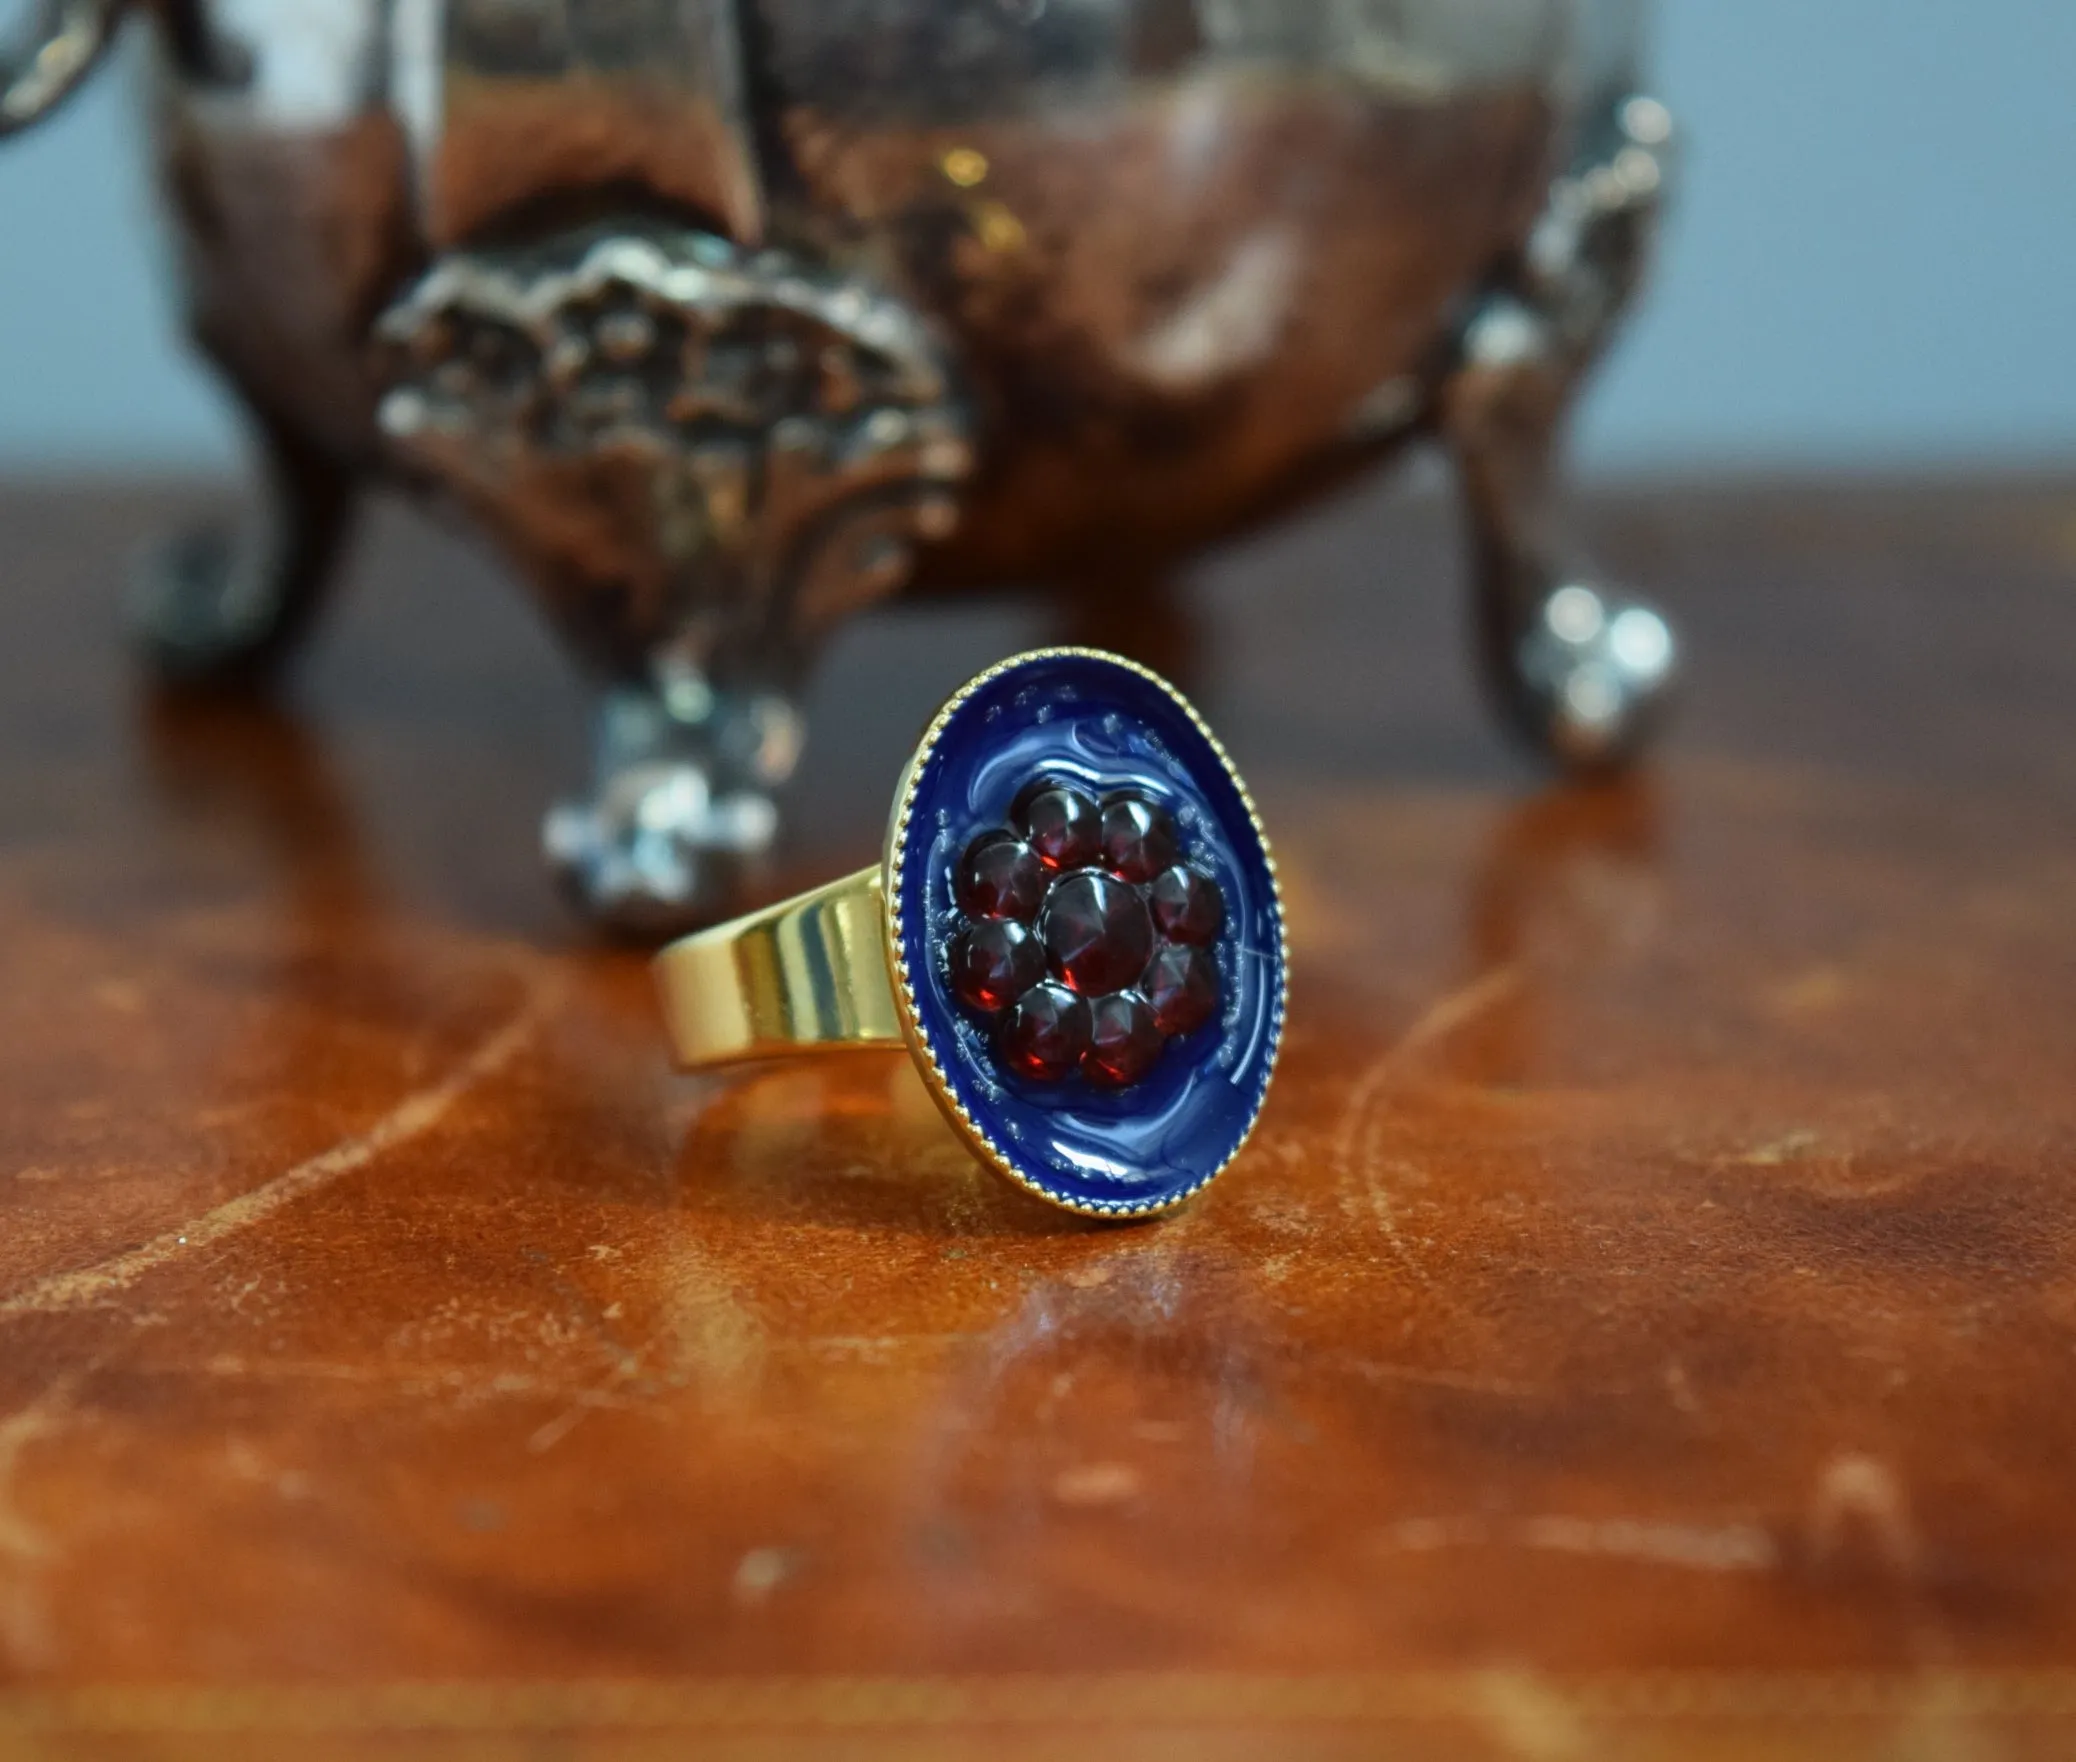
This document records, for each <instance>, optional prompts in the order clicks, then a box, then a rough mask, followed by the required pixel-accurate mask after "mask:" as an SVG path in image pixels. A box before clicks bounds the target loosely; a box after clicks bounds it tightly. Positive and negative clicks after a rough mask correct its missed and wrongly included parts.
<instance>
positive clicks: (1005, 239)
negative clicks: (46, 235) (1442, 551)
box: [0, 0, 1673, 930]
mask: <svg viewBox="0 0 2076 1762" xmlns="http://www.w3.org/2000/svg"><path fill="white" fill-rule="evenodd" d="M118 9H119V0H42V6H41V11H40V12H38V13H32V37H33V40H32V41H30V42H28V43H26V44H19V45H11V46H7V47H4V48H0V56H5V57H6V59H5V60H0V130H4V128H5V127H7V126H15V125H19V123H21V122H23V121H26V120H29V119H30V118H31V117H33V116H34V115H35V114H39V113H41V112H42V111H43V110H45V109H47V108H48V107H49V105H50V104H51V103H53V102H55V101H56V99H57V98H58V97H59V96H61V95H62V92H63V91H64V89H66V87H67V86H68V85H69V84H70V83H71V82H72V81H74V80H76V79H77V78H78V77H79V75H80V74H81V73H82V72H83V71H84V69H85V67H86V66H87V65H88V63H90V61H91V60H92V57H93V55H94V54H95V53H97V52H98V50H99V48H100V46H101V44H102V43H103V41H104V40H105V38H106V35H107V32H108V29H109V27H110V23H111V21H112V19H113V17H114V15H115V13H116V11H117V10H118ZM137 10H140V11H149V12H151V13H152V14H153V16H154V20H155V23H156V25H157V27H158V28H157V30H156V33H155V34H156V36H157V38H158V41H159V48H160V55H159V60H160V65H161V69H162V77H161V79H160V81H159V83H158V89H159V94H160V103H159V113H160V140H161V143H162V158H163V163H164V167H165V173H166V181H167V188H168V192H169V197H170V201H171V205H172V208H173V212H174V215H175V219H176V234H177V238H178V241H179V245H180V251H181V262H182V266H183V271H184V280H185V284H186V289H187V294H188V301H189V309H190V314H191V318H192V322H193V324H194V328H195V330H196V333H197V335H198V337H199V338H200V340H201V341H202V343H203V345H204V346H205V347H206V348H207V349H208V350H209V352H210V353H211V354H212V355H213V356H214V357H215V358H216V359H217V361H218V362H219V363H220V364H221V365H222V366H223V368H224V369H225V371H226V372H227V373H228V375H229V376H230V378H231V379H232V381H233V382H234V383H235V384H236V385H237V387H238V388H239V390H240V391H241V393H242V394H243V396H244V398H245V400H246V402H247V403H248V404H249V406H250V407H251V409H252V410H253V412H254V415H255V419H256V430H257V432H258V434H259V436H260V439H261V442H262V445H263V447H264V449H265V451H266V453H267V455H268V457H269V458H270V460H271V462H272V463H271V471H270V478H271V482H272V484H273V486H274V502H275V506H276V511H277V518H275V519H273V520H272V521H270V522H263V523H262V524H261V526H260V528H259V529H257V530H256V531H255V533H254V534H252V535H250V537H249V539H247V540H246V541H244V542H240V541H238V540H236V539H234V538H232V537H229V536H217V535H211V536H205V537H203V538H199V539H193V540H188V541H184V542H183V543H181V544H179V545H176V546H175V547H173V549H172V550H171V551H170V552H169V553H168V556H167V559H166V560H165V562H164V563H163V564H162V566H161V567H160V568H159V569H158V570H157V571H156V572H155V573H154V574H153V575H152V576H151V577H150V578H149V579H148V580H147V581H146V582H145V583H144V584H142V586H141V588H140V592H139V595H138V599H137V605H138V608H139V612H138V616H139V621H140V624H141V629H142V634H143V637H144V639H145V641H146V644H147V647H148V649H149V651H150V653H151V654H152V655H153V656H154V657H155V659H156V660H157V661H158V663H159V664H160V665H161V666H162V667H163V668H164V669H165V670H167V671H169V672H171V673H173V674H174V675H176V676H178V677H180V678H183V679H187V680H206V679H215V678H247V677H251V676H252V675H253V674H255V673H256V672H258V671H259V670H261V669H262V668H263V667H264V666H265V665H266V664H268V663H270V662H271V661H272V660H273V659H274V658H275V657H276V656H278V655H279V654H281V653H282V652H284V650H285V649H286V648H287V646H288V644H289V641H290V639H291V638H292V637H293V635H294V634H295V633H296V632H297V631H298V630H300V628H301V627H302V626H303V624H304V622H305V621H306V619H307V617H308V615H309V613H310V611H311V610H312V608H313V607H314V605H315V604H316V601H317V598H318V594H319V590H320V586H321V583H322V581H323V579H324V577H325V575H326V573H327V565H328V562H329V560H330V556H331V553H332V552H333V551H334V550H335V549H336V547H337V544H338V542H339V539H340V537H341V535H343V533H344V532H345V531H346V530H347V527H348V525H349V523H350V515H351V512H352V508H353V505H354V503H355V501H356V499H357V486H359V485H361V484H365V483H367V482H369V481H371V480H374V479H377V478H384V477H386V478H395V479H401V480H403V481H405V482H408V483H410V484H412V485H413V486H415V487H417V488H419V489H420V490H422V491H424V492H426V493H427V494H429V495H431V496H433V497H435V498H436V499H439V500H443V501H446V502H449V503H452V504H457V505H459V506H461V507H462V508H465V509H466V510H467V511H469V513H470V514H472V515H473V516H474V517H475V518H476V519H477V520H478V521H479V522H481V523H482V524H483V525H484V526H486V527H487V528H488V529H489V530H490V531H491V532H492V533H493V534H494V535H495V536H496V537H497V538H498V539H499V540H500V542H501V543H502V545H503V547H504V549H505V550H506V552H507V554H508V555H509V556H510V557H511V558H512V559H513V560H514V562H515V564H516V565H517V566H518V567H519V568H520V570H521V571H522V572H523V573H525V574H526V575H527V576H528V577H529V578H530V579H531V581H532V582H533V584H534V586H535V588H536V590H537V592H538V593H539V595H540V596H541V598H542V599H543V601H544V603H545V604H546V605H547V607H548V609H549V611H550V614H551V616H552V617H553V618H554V619H555V621H556V623H557V624H558V626H559V627H560V628H561V630H562V631H563V632H564V633H565V635H566V636H567V637H568V639H569V640H570V642H571V644H572V646H573V647H574V648H575V650H576V651H577V652H578V653H579V655H580V656H582V657H583V658H584V659H585V660H586V661H587V662H588V663H589V664H590V665H591V666H592V668H593V670H594V671H595V673H596V674H597V676H598V678H599V680H600V686H601V691H602V694H603V705H604V707H603V710H602V714H601V719H600V737H599V746H598V753H597V776H596V782H595V786H594V790H593V793H592V797H591V799H590V800H589V801H588V802H586V803H583V804H579V805H578V806H576V807H573V808H570V809H566V810H563V811H560V812H558V813H557V814H556V815H555V816H552V817H551V822H550V829H549V844H550V849H551V854H552V855H553V856H554V858H555V860H556V862H557V864H558V867H559V869H560V871H561V873H562V874H563V876H564V878H565V880H566V881H567V882H568V883H569V884H570V885H571V886H572V888H573V889H574V890H575V891H576V892H577V893H578V894H579V896H580V897H581V898H582V899H583V900H584V901H585V902H586V903H587V904H588V906H589V907H590V908H591V909H592V910H593V911H594V912H596V913H598V914H599V915H600V916H602V917H605V918H608V919H612V920H615V921H619V922H622V923H625V924H629V925H632V926H635V927H638V928H641V929H643V930H650V929H660V928H664V927H668V926H670V925H673V924H675V923H676V922H679V921H682V920H684V919H686V918H688V917H696V916H699V915H702V914H704V913H708V912H711V911H715V910H720V909H724V908H725V907H727V906H728V905H729V904H730V903H731V901H730V898H729V895H730V893H731V890H733V889H734V888H736V887H737V885H738V884H739V882H740V880H741V877H742V876H743V875H744V874H745V873H746V872H747V871H748V870H749V869H750V868H753V867H754V864H755V860H756V858H757V857H758V856H759V855H760V854H761V852H762V851H763V849H764V848H765V847H766V845H768V843H769V841H770V839H771V837H772V836H773V834H774V832H775V829H776V825H777V814H776V810H775V808H774V806H773V800H772V791H773V790H774V789H776V788H777V787H778V785H779V784H780V783H781V782H782V781H783V778H784V775H785V773H786V771H787V770H788V769H789V768H790V764H791V760H792V755H793V753H794V752H795V751H796V750H797V747H798V744H799V738H800V732H801V730H800V724H799V717H798V713H797V710H796V709H795V707H794V703H795V693H796V688H797V683H798V680H799V677H800V674H801V671H802V669H803V668H804V667H805V665H806V664H807V662H808V660H809V658H810V657H811V655H812V653H813V649H814V644H815V640H816V638H817V636H818V635H819V634H820V633H821V632H822V631H823V630H825V629H826V628H827V626H828V624H829V622H830V621H831V619H832V618H834V617H836V616H839V615H840V614H841V613H842V611H844V610H845V609H848V608H849V607H851V606H853V605H856V604H858V603H861V602H862V601H863V600H865V599H867V598H870V597H873V596H875V595H877V594H879V593H883V592H886V591H889V590H890V589H892V588H893V587H895V586H897V585H899V582H900V580H901V579H902V578H903V577H904V576H906V575H908V574H910V573H912V574H913V575H914V577H915V578H916V579H917V580H918V581H919V582H920V583H925V584H929V585H934V586H937V587H946V586H951V587H965V586H973V585H984V584H987V583H990V582H995V581H1024V582H1028V581H1034V580H1044V579H1054V580H1061V581H1067V580H1076V579H1083V578H1091V577H1097V576H1100V577H1103V578H1106V579H1109V578H1119V577H1130V576H1137V577H1139V578H1141V579H1145V578H1148V576H1149V573H1150V572H1152V571H1157V570H1158V569H1160V568H1161V567H1163V566H1164V565H1165V564H1166V562H1167V561H1169V560H1171V559H1174V558H1177V557H1179V556H1182V555H1186V554H1187V553H1188V552H1189V551H1190V550H1192V549H1193V548H1196V547H1199V546H1201V545H1203V544H1205V543H1207V542H1209V541H1211V540H1214V539H1216V538H1217V537H1219V536H1220V535H1221V534H1223V533H1225V532H1228V531H1231V530H1233V529H1235V528H1237V527H1239V526H1241V525H1244V524H1245V523H1246V522H1248V521H1250V520H1253V519H1257V518H1260V517H1263V516H1265V515H1266V514H1268V513H1270V512H1273V511H1274V510H1276V509H1278V508H1280V507H1283V506H1286V505H1289V504H1290V503H1292V502H1294V501H1296V500H1299V499H1301V498H1302V497H1303V496H1304V495H1306V494H1308V493H1311V492H1312V491H1314V490H1316V489H1317V488H1319V487H1320V486H1323V485H1325V484H1329V483H1331V482H1334V481H1336V480H1338V479H1339V478H1341V477H1343V476H1345V475H1346V474H1347V473H1348V472H1349V471H1351V470H1354V469H1357V468H1359V467H1360V466H1362V465H1364V464H1365V463H1367V462H1369V461H1371V460H1374V459H1377V458H1380V457H1382V456H1383V455H1385V454H1386V453H1388V452H1389V451H1391V450H1392V449H1394V448H1396V447H1398V446H1401V445H1403V444H1404V443H1405V442H1407V441H1408V440H1411V439H1414V438H1417V437H1419V436H1421V435H1424V434H1430V433H1432V434H1436V435H1438V436H1440V437H1441V438H1442V439H1443V441H1444V442H1445V443H1446V444H1447V446H1448V447H1449V448H1450V450H1451V452H1452V453H1453V455H1454V457H1455V459H1456V462H1457V465H1458V468H1459V473H1460V476H1461V477H1462V480H1463V483H1464V486H1465V491H1466V506H1467V509H1468V514H1469V524H1470V533H1471V542H1472V546H1473V549H1474V551H1475V554H1476V557H1477V564H1478V567H1477V582H1478V589H1477V591H1478V600H1479V606H1478V614H1479V615H1478V629H1479V632H1480V648H1481V651H1482V654H1483V656H1484V660H1485V664H1486V667H1487V670H1488V672H1489V675H1490V677H1491V680H1492V683H1493V686H1494V690H1495V694H1496V696H1497V699H1498V701H1499V703H1500V705H1501V706H1502V708H1503V709H1504V710H1505V712H1506V714H1507V716H1508V719H1509V721H1510V723H1511V724H1512V725H1513V726H1514V727H1515V728H1516V729H1517V730H1519V731H1521V732H1522V733H1523V734H1525V735H1526V736H1528V737H1529V738H1530V739H1532V740H1533V741H1535V742H1537V743H1539V744H1540V745H1542V746H1543V747H1545V748H1546V749H1548V750H1550V751H1551V752H1553V753H1555V754H1556V755H1558V756H1559V757H1561V758H1564V759H1566V760H1568V761H1572V762H1578V763H1584V764H1589V765H1595V764H1605V763H1608V762H1611V761H1613V760H1616V759H1619V758H1622V757H1624V756H1626V755H1627V754H1629V753H1630V752H1632V751H1634V750H1635V748H1636V747H1637V745H1638V744H1639V743H1640V741H1641V740H1642V739H1643V738H1644V736H1645V735H1646V734H1647V733H1648V731H1649V729H1650V728H1651V726H1652V725H1653V723H1654V721H1655V719H1656V716H1657V714H1658V711H1659V709H1660V706H1661V705H1662V702H1663V699H1664V694H1665V691H1666V689H1667V686H1668V683H1669V681H1670V678H1671V673H1672V664H1673V644H1672V639H1671V636H1670V633H1669V632H1668V631H1667V629H1666V627H1665V625H1664V623H1663V621H1662V620H1660V619H1659V618H1658V616H1657V614H1656V613H1654V612H1652V611H1650V610H1649V609H1648V608H1647V607H1644V606H1642V605H1640V604H1638V603H1636V602H1634V601H1633V600H1632V599H1631V598H1629V597H1628V596H1626V595H1623V594H1620V593H1617V592H1615V591H1613V590H1611V589H1608V588H1605V587H1603V586H1601V585H1599V584H1598V583H1597V582H1596V581H1595V580H1594V579H1593V578H1592V577H1591V576H1590V575H1587V574H1585V573H1583V572H1581V570H1580V569H1579V568H1578V566H1577V564H1576V562H1575V561H1574V560H1573V559H1572V558H1571V557H1570V555H1569V553H1568V552H1567V551H1566V550H1565V549H1564V547H1563V544H1562V540H1561V537H1560V536H1559V527H1560V521H1559V519H1558V515H1559V512H1560V503H1559V498H1558V497H1557V495H1556V492H1555V489H1554V478H1555V467H1556V462H1557V456H1558V453H1559V450H1560V438H1561V430H1562V425H1563V421H1564V418H1565V415H1566V412H1567V410H1568V408H1569V405H1570V403H1571V401H1572V399H1573V397H1574V396H1575V395H1576V390H1577V386H1578V383H1579V381H1580V379H1581V377H1582V376H1583V375H1584V373H1585V372H1586V370H1587V369H1588V368H1589V367H1590V365H1591V363H1592V361H1593V359H1594V357H1595V356H1596V354H1597V353H1598V351H1599V349H1600V348H1601V346H1602V344H1603V343H1604V341H1605V340H1606V338H1607V336H1608V335H1609V334H1610V332H1611V331H1612V329H1613V328H1614V326H1615V323H1616V321H1617V319H1618V318H1619V316H1620V314H1621V311H1622V309H1623V307H1624V306H1625V304H1626V303H1627V301H1628V299H1629V298H1630V295H1631V292H1632V290H1633V287H1634V284H1635V281H1636V279H1637V276H1638V274H1639V272H1640V269H1641V266H1642V263H1643V259H1644V256H1645V252H1646V248H1647V245H1648V242H1649V235H1650V232H1651V230H1652V221H1653V217H1654V215H1655V213H1656V208H1657V204H1658V201H1659V198H1660V195H1661V192H1662V189H1663V185H1664V183H1665V180H1666V174H1667V170H1668V166H1667V152H1668V149H1669V141H1670V124H1669V120H1668V119H1667V117H1666V115H1665V113H1664V111H1663V110H1662V109H1661V108H1660V107H1659V106H1657V105H1656V104H1654V103H1652V102H1651V101H1650V100H1648V99H1646V98H1641V97H1639V96H1638V79H1637V69H1636V65H1635V62H1636V53H1637V43H1638V35H1639V31H1638V26H1639V12H1640V0H156V3H155V4H150V5H146V4H145V3H144V0H139V3H138V6H137ZM911 563H912V565H913V567H912V570H911Z"/></svg>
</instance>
